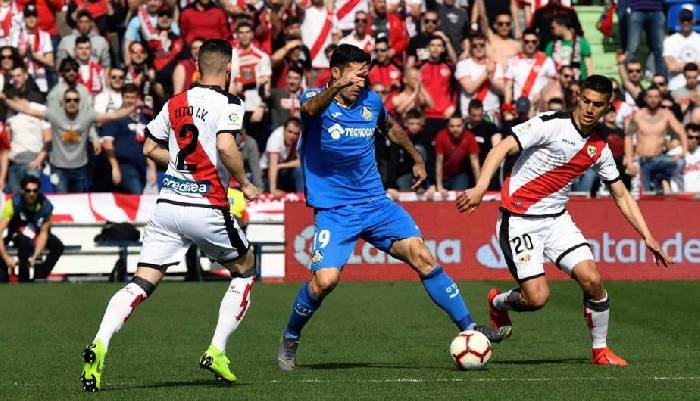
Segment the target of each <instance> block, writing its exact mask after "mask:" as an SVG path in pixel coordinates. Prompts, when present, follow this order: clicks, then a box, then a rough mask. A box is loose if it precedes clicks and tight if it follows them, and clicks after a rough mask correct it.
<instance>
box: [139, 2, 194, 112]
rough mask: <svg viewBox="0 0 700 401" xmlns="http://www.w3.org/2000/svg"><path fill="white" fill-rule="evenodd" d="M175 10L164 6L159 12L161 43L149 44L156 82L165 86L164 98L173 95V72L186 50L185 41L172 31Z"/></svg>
mask: <svg viewBox="0 0 700 401" xmlns="http://www.w3.org/2000/svg"><path fill="white" fill-rule="evenodd" d="M172 14H173V10H172V9H171V8H170V7H168V6H163V7H162V8H161V9H160V10H159V11H158V20H157V21H158V23H157V27H156V28H157V30H158V37H159V38H160V40H159V41H151V42H150V43H149V47H148V49H149V52H150V59H151V60H152V65H153V70H155V73H156V81H157V82H158V83H160V84H161V85H162V86H163V92H164V94H163V97H165V98H168V97H170V96H172V95H173V71H175V66H176V65H177V62H178V60H179V59H180V55H181V54H182V52H183V50H185V41H184V40H182V38H180V37H179V36H178V35H177V34H175V33H174V32H173V31H172V21H173V17H172Z"/></svg>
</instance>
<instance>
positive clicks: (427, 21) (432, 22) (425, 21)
mask: <svg viewBox="0 0 700 401" xmlns="http://www.w3.org/2000/svg"><path fill="white" fill-rule="evenodd" d="M423 22H424V23H426V24H437V23H438V20H436V19H427V18H426V19H424V20H423Z"/></svg>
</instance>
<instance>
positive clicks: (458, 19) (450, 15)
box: [426, 0, 476, 49]
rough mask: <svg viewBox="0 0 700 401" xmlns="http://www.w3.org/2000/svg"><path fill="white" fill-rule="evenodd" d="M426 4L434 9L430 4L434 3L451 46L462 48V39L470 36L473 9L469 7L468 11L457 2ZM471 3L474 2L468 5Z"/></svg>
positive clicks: (445, 1)
mask: <svg viewBox="0 0 700 401" xmlns="http://www.w3.org/2000/svg"><path fill="white" fill-rule="evenodd" d="M426 3H428V8H432V7H430V3H433V5H434V6H435V10H437V12H438V16H439V17H440V23H441V24H440V26H441V28H442V29H443V30H444V31H445V34H447V37H448V38H449V42H450V44H451V45H452V47H453V48H454V49H459V48H460V47H461V46H462V39H464V38H466V37H467V36H468V35H469V29H470V26H471V24H470V19H471V7H469V6H468V7H467V9H464V8H461V7H457V5H456V4H455V3H456V2H455V0H442V2H436V1H435V0H430V1H427V2H426ZM470 3H473V2H467V4H470ZM475 16H476V15H475Z"/></svg>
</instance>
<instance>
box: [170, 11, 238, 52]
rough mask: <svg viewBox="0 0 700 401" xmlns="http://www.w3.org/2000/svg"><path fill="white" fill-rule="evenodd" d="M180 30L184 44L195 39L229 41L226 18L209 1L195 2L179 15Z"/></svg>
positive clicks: (224, 13) (222, 12) (229, 34)
mask: <svg viewBox="0 0 700 401" xmlns="http://www.w3.org/2000/svg"><path fill="white" fill-rule="evenodd" d="M180 30H181V31H182V38H183V39H184V40H185V43H187V44H191V43H192V42H194V41H195V39H198V38H200V39H202V41H204V40H206V39H226V40H228V39H230V38H231V31H230V30H229V24H228V16H227V15H226V12H225V11H224V10H223V9H222V8H221V7H219V6H218V5H217V4H216V3H214V2H212V1H211V0H195V1H194V2H192V3H190V4H189V5H188V6H187V7H185V8H184V9H183V10H182V12H181V13H180Z"/></svg>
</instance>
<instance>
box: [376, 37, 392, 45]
mask: <svg viewBox="0 0 700 401" xmlns="http://www.w3.org/2000/svg"><path fill="white" fill-rule="evenodd" d="M380 43H384V44H385V45H386V47H389V39H387V37H386V36H380V37H379V38H377V40H375V41H374V47H377V45H378V44H380Z"/></svg>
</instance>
